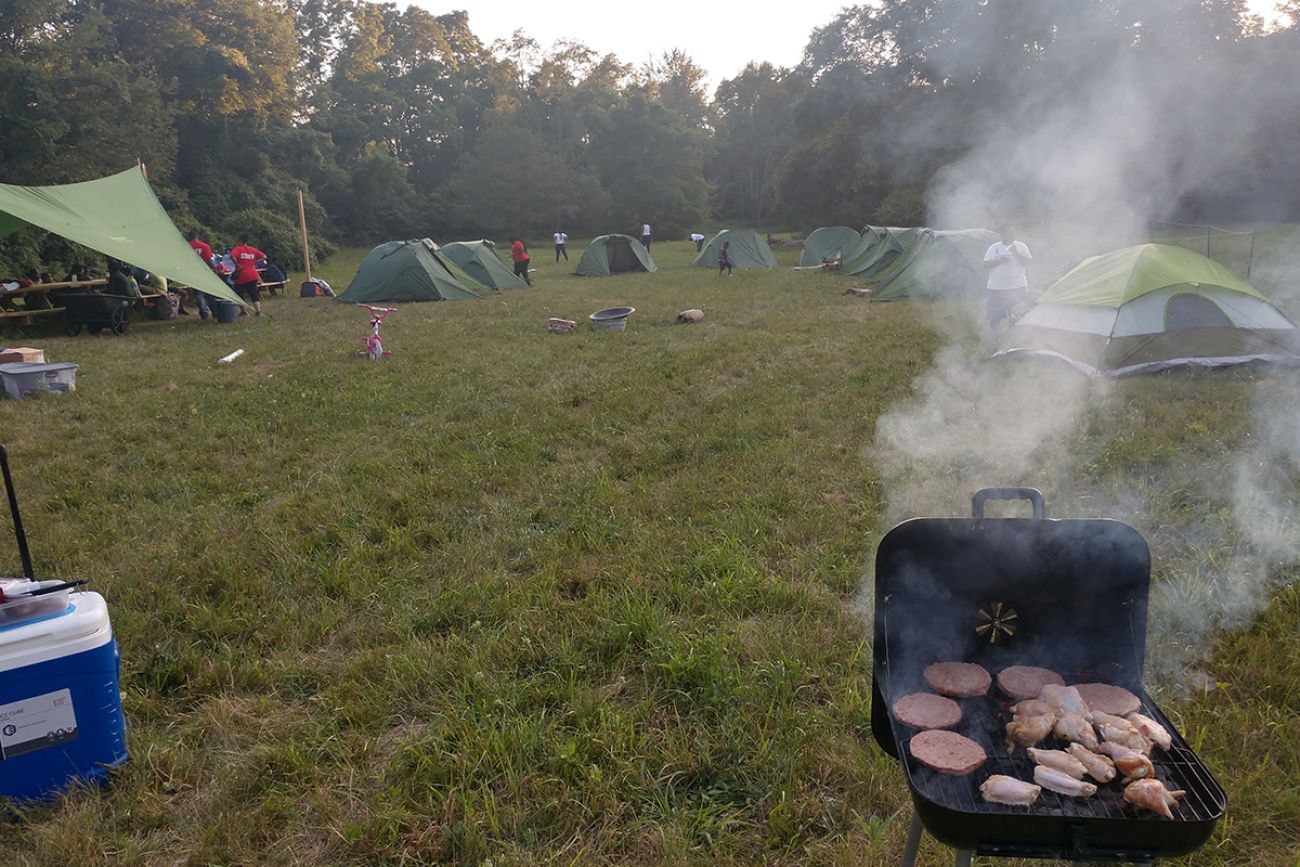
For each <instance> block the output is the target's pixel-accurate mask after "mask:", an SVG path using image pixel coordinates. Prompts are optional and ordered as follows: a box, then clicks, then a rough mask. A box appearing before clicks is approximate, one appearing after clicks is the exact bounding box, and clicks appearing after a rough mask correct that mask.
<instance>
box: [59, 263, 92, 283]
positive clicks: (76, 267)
mask: <svg viewBox="0 0 1300 867" xmlns="http://www.w3.org/2000/svg"><path fill="white" fill-rule="evenodd" d="M94 279H95V277H94V275H93V274H91V273H90V269H89V268H87V267H86V265H85V263H84V262H76V263H74V264H73V266H72V270H71V271H70V272H69V273H68V276H67V277H64V278H63V282H64V283H85V282H86V281H87V280H94Z"/></svg>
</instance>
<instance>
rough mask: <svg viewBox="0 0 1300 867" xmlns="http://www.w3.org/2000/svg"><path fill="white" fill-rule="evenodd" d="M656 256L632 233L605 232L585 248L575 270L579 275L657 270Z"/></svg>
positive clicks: (607, 274)
mask: <svg viewBox="0 0 1300 867" xmlns="http://www.w3.org/2000/svg"><path fill="white" fill-rule="evenodd" d="M654 270H656V266H655V260H654V259H651V258H650V251H649V250H647V249H646V248H645V245H644V244H642V243H641V242H640V241H638V240H637V239H636V238H633V237H632V236H630V235H618V234H614V235H601V236H600V237H598V238H593V239H592V241H591V243H590V244H588V245H587V249H586V250H584V251H583V252H582V258H581V259H579V260H578V267H576V268H574V269H573V273H574V274H577V275H578V276H579V277H612V276H613V275H615V274H624V273H628V272H633V271H654Z"/></svg>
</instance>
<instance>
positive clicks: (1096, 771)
mask: <svg viewBox="0 0 1300 867" xmlns="http://www.w3.org/2000/svg"><path fill="white" fill-rule="evenodd" d="M1066 752H1068V753H1069V754H1070V755H1072V756H1074V757H1075V758H1076V759H1078V760H1079V762H1080V763H1081V764H1082V765H1083V766H1084V768H1086V769H1087V771H1088V776H1090V777H1092V778H1093V779H1094V780H1096V781H1097V782H1099V783H1109V782H1110V781H1111V780H1113V779H1115V762H1114V761H1113V760H1112V759H1111V757H1110V756H1103V755H1098V754H1097V753H1094V752H1093V751H1092V750H1090V749H1088V748H1087V747H1085V746H1084V745H1083V744H1070V746H1069V747H1068V748H1067V749H1066Z"/></svg>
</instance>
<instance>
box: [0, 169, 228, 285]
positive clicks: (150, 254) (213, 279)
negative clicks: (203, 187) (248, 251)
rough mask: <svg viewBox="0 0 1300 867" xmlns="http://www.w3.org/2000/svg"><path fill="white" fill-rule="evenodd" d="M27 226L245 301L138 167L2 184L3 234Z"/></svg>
mask: <svg viewBox="0 0 1300 867" xmlns="http://www.w3.org/2000/svg"><path fill="white" fill-rule="evenodd" d="M27 225H32V226H38V227H40V228H42V229H45V230H46V231H47V232H53V233H54V234H56V235H61V236H63V237H64V238H67V239H68V240H69V241H75V242H76V243H78V244H81V245H82V246H83V247H89V248H90V249H92V250H95V251H97V252H100V253H103V254H104V255H105V256H111V257H112V258H114V259H120V260H121V261H123V262H127V263H130V264H132V265H135V266H137V267H140V268H144V269H145V270H146V271H150V272H152V273H154V274H161V275H162V276H164V277H166V278H167V279H168V280H175V281H176V282H177V283H182V284H184V285H186V286H191V287H193V288H195V289H198V290H200V291H202V292H205V293H207V294H208V295H215V296H216V297H218V298H222V299H225V300H226V301H233V302H235V303H236V304H244V301H243V300H242V299H240V297H239V296H238V295H236V294H235V293H234V291H233V290H232V289H231V288H230V287H229V286H227V285H226V284H225V282H224V281H223V280H222V279H221V278H220V277H218V276H217V275H216V274H214V273H213V272H212V269H211V268H209V267H208V266H207V265H205V264H203V261H202V260H201V259H200V258H199V257H198V256H195V255H194V250H193V249H191V247H190V245H189V244H188V243H186V241H185V239H184V238H183V237H181V233H180V232H179V231H177V229H176V226H175V225H174V224H173V223H172V221H171V218H170V217H168V216H167V212H166V211H164V210H163V207H162V205H161V204H159V203H158V198H157V197H156V196H155V195H154V194H153V190H152V189H151V188H150V187H149V181H148V180H146V179H145V176H144V171H143V170H142V169H141V168H140V167H139V166H136V167H135V168H132V169H127V170H126V171H124V172H119V173H118V174H116V175H109V176H108V177H106V178H100V179H99V180H95V181H83V182H81V183H76V184H60V185H58V186H50V187H25V186H18V185H12V184H0V238H3V237H5V236H7V235H11V234H13V233H14V232H16V231H18V230H19V229H21V228H23V227H24V226H27ZM245 306H247V305H245Z"/></svg>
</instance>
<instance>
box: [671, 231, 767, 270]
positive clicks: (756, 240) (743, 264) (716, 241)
mask: <svg viewBox="0 0 1300 867" xmlns="http://www.w3.org/2000/svg"><path fill="white" fill-rule="evenodd" d="M725 242H730V243H731V246H730V247H729V248H728V249H727V252H728V253H729V254H730V255H731V264H732V265H733V266H735V267H737V268H775V267H776V257H774V256H773V255H772V250H771V249H770V248H769V247H768V246H767V242H766V241H764V240H763V239H762V238H760V237H759V236H758V233H757V232H755V231H753V230H751V229H723V230H722V231H721V232H719V233H718V234H716V235H714V236H713V240H712V241H709V243H707V244H705V245H704V249H703V250H701V251H700V254H699V255H698V256H696V257H695V261H694V262H691V264H692V265H700V266H703V267H705V268H716V267H718V250H719V249H721V247H722V245H723V243H725Z"/></svg>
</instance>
